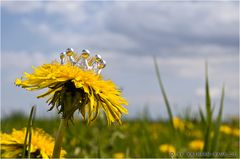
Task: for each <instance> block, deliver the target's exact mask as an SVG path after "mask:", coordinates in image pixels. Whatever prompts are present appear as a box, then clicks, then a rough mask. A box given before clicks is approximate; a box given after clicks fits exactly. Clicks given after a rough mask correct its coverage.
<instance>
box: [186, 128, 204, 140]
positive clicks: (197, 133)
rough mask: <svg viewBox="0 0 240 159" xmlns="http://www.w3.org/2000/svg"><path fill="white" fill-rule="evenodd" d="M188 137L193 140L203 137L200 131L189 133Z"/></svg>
mask: <svg viewBox="0 0 240 159" xmlns="http://www.w3.org/2000/svg"><path fill="white" fill-rule="evenodd" d="M189 135H190V136H192V137H195V138H202V137H203V134H202V132H201V131H200V130H193V131H190V133H189Z"/></svg>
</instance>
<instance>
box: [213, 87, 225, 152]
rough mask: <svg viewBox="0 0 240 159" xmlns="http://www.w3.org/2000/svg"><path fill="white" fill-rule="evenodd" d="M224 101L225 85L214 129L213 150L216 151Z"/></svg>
mask: <svg viewBox="0 0 240 159" xmlns="http://www.w3.org/2000/svg"><path fill="white" fill-rule="evenodd" d="M223 102H224V86H223V87H222V95H221V99H220V108H219V112H218V116H217V121H216V125H215V129H214V137H213V140H212V146H211V152H214V151H215V150H216V148H217V144H218V136H219V129H220V126H221V122H222V111H223Z"/></svg>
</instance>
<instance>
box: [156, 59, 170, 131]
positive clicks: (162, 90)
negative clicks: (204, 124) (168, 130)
mask: <svg viewBox="0 0 240 159" xmlns="http://www.w3.org/2000/svg"><path fill="white" fill-rule="evenodd" d="M153 61H154V66H155V70H156V75H157V79H158V83H159V86H160V89H161V92H162V95H163V99H164V102H165V105H166V107H167V112H168V116H169V120H170V123H171V126H172V128H173V129H174V126H173V115H172V111H171V106H170V104H169V101H168V98H167V94H166V92H165V89H164V86H163V83H162V80H161V76H160V71H159V68H158V64H157V59H156V57H153Z"/></svg>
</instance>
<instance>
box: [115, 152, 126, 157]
mask: <svg viewBox="0 0 240 159" xmlns="http://www.w3.org/2000/svg"><path fill="white" fill-rule="evenodd" d="M113 158H125V154H124V153H122V152H117V153H114V154H113Z"/></svg>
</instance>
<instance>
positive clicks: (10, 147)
mask: <svg viewBox="0 0 240 159" xmlns="http://www.w3.org/2000/svg"><path fill="white" fill-rule="evenodd" d="M25 135H26V128H24V129H22V130H15V129H13V131H12V133H11V134H6V133H0V138H1V140H0V143H1V157H6V158H21V157H22V153H23V148H24V140H25ZM53 146H54V139H53V138H52V137H51V136H50V135H49V134H47V133H45V132H44V131H43V130H41V129H39V128H36V129H34V130H33V133H32V138H31V149H30V154H31V158H44V159H48V158H51V156H52V150H53ZM27 151H28V150H27ZM25 153H26V154H27V153H28V152H25ZM65 154H66V151H64V150H61V158H62V157H64V155H65Z"/></svg>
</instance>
